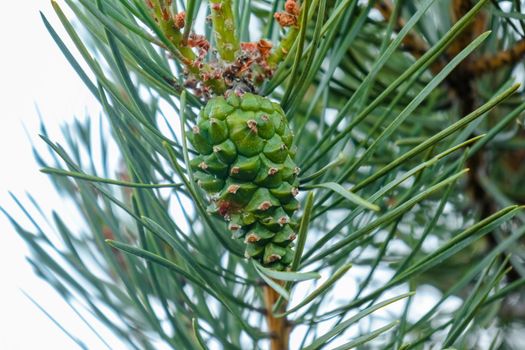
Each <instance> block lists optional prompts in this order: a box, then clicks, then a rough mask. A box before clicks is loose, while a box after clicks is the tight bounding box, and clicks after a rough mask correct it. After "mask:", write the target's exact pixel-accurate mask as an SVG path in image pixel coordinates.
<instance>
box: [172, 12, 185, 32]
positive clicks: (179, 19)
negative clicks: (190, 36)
mask: <svg viewBox="0 0 525 350" xmlns="http://www.w3.org/2000/svg"><path fill="white" fill-rule="evenodd" d="M173 22H174V23H175V28H177V29H182V28H184V25H185V24H186V12H184V11H182V12H179V13H177V14H176V15H175V18H174V19H173Z"/></svg>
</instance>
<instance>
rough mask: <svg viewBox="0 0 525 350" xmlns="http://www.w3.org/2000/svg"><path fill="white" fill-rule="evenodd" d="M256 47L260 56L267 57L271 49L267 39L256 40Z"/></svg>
mask: <svg viewBox="0 0 525 350" xmlns="http://www.w3.org/2000/svg"><path fill="white" fill-rule="evenodd" d="M257 48H258V49H259V53H260V54H261V57H268V55H269V54H270V50H271V49H272V43H271V42H270V41H268V40H264V39H261V40H259V41H258V42H257Z"/></svg>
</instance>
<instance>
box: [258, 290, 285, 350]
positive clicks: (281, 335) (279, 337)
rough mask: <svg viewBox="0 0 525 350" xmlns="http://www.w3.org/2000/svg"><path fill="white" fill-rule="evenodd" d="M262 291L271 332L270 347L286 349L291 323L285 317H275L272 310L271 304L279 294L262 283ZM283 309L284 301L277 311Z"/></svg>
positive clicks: (272, 348) (275, 349)
mask: <svg viewBox="0 0 525 350" xmlns="http://www.w3.org/2000/svg"><path fill="white" fill-rule="evenodd" d="M279 282H281V281H278V283H279ZM263 292H264V304H265V309H266V322H267V324H268V331H269V332H270V334H271V340H270V349H271V350H288V343H289V339H290V332H291V330H292V328H291V325H290V323H289V322H288V319H287V318H286V317H279V318H277V317H275V316H274V314H273V312H272V309H273V305H274V304H275V303H276V302H277V300H278V299H279V294H278V293H277V292H276V291H275V290H273V288H272V287H270V286H269V285H267V284H265V285H264V287H263ZM285 309H286V303H282V305H281V308H280V310H279V311H284V310H285Z"/></svg>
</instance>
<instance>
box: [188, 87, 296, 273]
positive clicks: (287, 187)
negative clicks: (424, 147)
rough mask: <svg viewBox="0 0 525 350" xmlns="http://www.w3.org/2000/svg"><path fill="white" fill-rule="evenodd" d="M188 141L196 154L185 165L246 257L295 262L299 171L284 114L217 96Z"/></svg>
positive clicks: (249, 100)
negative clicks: (294, 242)
mask: <svg viewBox="0 0 525 350" xmlns="http://www.w3.org/2000/svg"><path fill="white" fill-rule="evenodd" d="M189 139H190V142H191V143H192V145H193V147H194V148H195V150H196V151H197V152H198V153H199V155H198V156H197V157H195V158H194V159H193V160H192V161H191V167H192V169H193V171H194V172H195V179H196V181H197V183H198V185H199V186H200V187H201V188H202V189H204V190H205V191H206V192H207V193H208V194H209V195H210V197H211V200H212V202H213V205H212V207H213V208H214V209H213V211H214V212H215V213H217V214H218V215H220V216H222V217H223V218H224V219H225V220H226V221H228V223H229V224H228V227H229V229H230V230H231V231H232V235H233V237H235V238H237V239H242V240H243V241H244V242H245V243H246V251H245V255H246V257H247V258H254V259H257V260H258V261H259V262H260V263H261V264H263V265H264V266H267V267H271V268H273V269H277V270H283V269H285V268H286V267H287V266H288V265H289V264H290V263H291V262H292V258H293V250H292V246H293V243H292V242H293V240H294V239H295V236H296V234H295V230H296V226H297V225H296V224H295V223H294V222H293V221H292V219H291V218H292V216H293V214H294V212H295V211H296V210H297V209H298V208H299V202H298V201H297V200H296V199H295V196H296V195H297V193H298V185H299V182H298V180H297V175H298V173H299V168H298V167H297V166H296V164H295V163H294V160H293V159H294V155H295V152H294V150H293V149H292V142H293V134H292V132H291V130H290V128H289V127H288V121H287V120H286V116H285V115H284V112H283V110H282V108H281V107H280V106H279V105H278V104H277V103H274V102H271V101H270V100H269V99H267V98H264V97H261V96H257V95H253V94H250V93H246V94H244V95H243V96H241V97H238V96H236V95H234V94H232V95H230V96H229V97H228V98H226V99H225V98H224V97H215V98H213V99H211V100H210V101H209V102H208V103H207V104H206V106H205V107H204V109H203V110H202V111H201V113H200V116H199V119H198V121H197V125H196V126H195V127H193V129H192V130H191V132H189Z"/></svg>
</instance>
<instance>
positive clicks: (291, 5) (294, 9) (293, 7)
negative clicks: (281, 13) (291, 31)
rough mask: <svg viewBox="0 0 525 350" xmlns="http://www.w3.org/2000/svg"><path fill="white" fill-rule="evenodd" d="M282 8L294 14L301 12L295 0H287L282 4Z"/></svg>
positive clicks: (297, 14)
mask: <svg viewBox="0 0 525 350" xmlns="http://www.w3.org/2000/svg"><path fill="white" fill-rule="evenodd" d="M284 9H285V11H286V12H288V13H289V14H291V15H294V16H299V13H300V12H301V8H300V7H299V5H298V4H297V1H296V0H287V1H286V3H285V4H284Z"/></svg>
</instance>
